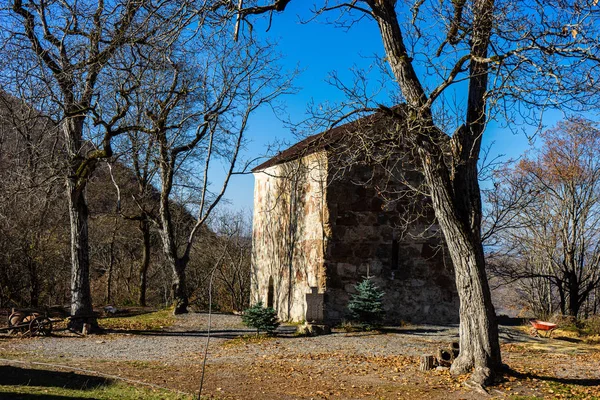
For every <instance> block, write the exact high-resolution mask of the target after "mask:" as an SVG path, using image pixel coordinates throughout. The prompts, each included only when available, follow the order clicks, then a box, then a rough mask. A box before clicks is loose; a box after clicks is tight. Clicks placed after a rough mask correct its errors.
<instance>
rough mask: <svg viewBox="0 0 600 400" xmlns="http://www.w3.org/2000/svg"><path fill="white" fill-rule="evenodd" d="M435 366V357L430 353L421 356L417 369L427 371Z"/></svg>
mask: <svg viewBox="0 0 600 400" xmlns="http://www.w3.org/2000/svg"><path fill="white" fill-rule="evenodd" d="M433 367H435V357H434V356H432V355H425V356H421V363H420V365H419V370H421V371H429V370H430V369H433Z"/></svg>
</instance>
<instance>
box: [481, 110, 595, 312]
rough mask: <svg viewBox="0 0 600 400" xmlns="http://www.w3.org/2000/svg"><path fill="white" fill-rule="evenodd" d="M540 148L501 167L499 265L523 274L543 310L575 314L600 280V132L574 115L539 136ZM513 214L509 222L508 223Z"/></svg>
mask: <svg viewBox="0 0 600 400" xmlns="http://www.w3.org/2000/svg"><path fill="white" fill-rule="evenodd" d="M542 139H543V144H542V147H541V149H540V150H539V151H538V152H536V153H534V154H532V155H530V156H526V157H524V158H523V159H522V160H520V161H519V162H518V163H516V164H515V165H513V166H512V167H511V168H505V169H503V170H502V171H501V173H499V174H498V176H499V179H498V181H497V190H495V191H494V193H493V194H490V196H488V197H489V199H488V200H489V202H490V203H491V204H492V207H493V210H495V213H494V214H493V215H494V216H495V217H496V218H495V219H493V221H495V222H496V221H499V222H497V223H496V228H498V227H501V229H496V234H495V239H496V240H495V241H494V247H493V249H494V251H493V252H492V254H491V255H490V258H491V259H492V260H493V259H494V258H496V260H495V261H496V262H492V265H494V267H495V272H497V273H499V274H500V275H501V276H504V277H506V278H509V279H517V280H521V281H524V282H523V286H524V287H525V288H526V290H527V294H528V295H529V298H530V301H531V302H532V303H534V304H535V303H538V304H540V303H541V304H543V305H545V306H546V309H544V307H542V306H537V307H536V308H537V310H538V311H542V312H546V313H551V312H552V309H551V308H548V307H551V306H552V304H553V303H554V304H556V303H558V304H559V306H560V311H561V312H562V313H563V314H568V315H571V316H574V317H577V316H579V314H580V311H581V308H582V306H583V305H584V303H585V302H586V300H587V299H588V297H589V296H590V295H592V294H594V293H595V291H596V290H597V288H598V286H600V158H599V157H598V154H597V151H596V149H597V148H598V146H599V145H600V131H599V130H598V128H597V127H596V125H595V124H594V123H592V122H590V121H588V120H584V119H581V118H571V119H567V120H565V121H563V122H559V123H558V125H557V126H556V127H555V128H553V129H551V130H548V131H546V132H544V133H543V135H542ZM506 221H510V223H506Z"/></svg>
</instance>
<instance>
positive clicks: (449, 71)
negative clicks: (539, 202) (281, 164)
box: [217, 0, 600, 389]
mask: <svg viewBox="0 0 600 400" xmlns="http://www.w3.org/2000/svg"><path fill="white" fill-rule="evenodd" d="M292 1H293V0H274V1H263V0H253V1H246V2H240V4H242V3H243V7H242V8H240V7H239V5H238V3H237V2H234V1H226V2H224V4H223V3H221V4H223V7H221V8H220V10H221V11H222V13H223V16H225V17H230V18H237V19H238V20H240V21H242V22H243V21H245V20H247V19H249V18H251V17H252V16H255V15H258V14H273V13H276V12H284V11H285V9H286V7H287V6H288V5H289V4H290V3H292ZM217 10H219V9H218V8H217ZM312 10H313V11H314V12H315V14H316V17H319V16H320V15H322V14H324V15H331V14H330V13H334V14H333V15H334V16H335V18H334V21H335V22H334V23H335V24H338V25H342V26H343V27H346V28H351V27H352V26H353V25H355V24H357V23H359V22H361V21H362V20H369V21H372V22H374V23H375V24H376V25H377V27H378V29H379V32H380V36H381V39H382V42H383V48H384V51H385V58H384V60H385V63H386V64H387V68H385V71H384V73H385V75H384V79H387V80H388V81H387V82H388V85H387V86H386V88H387V89H389V90H390V91H391V92H393V93H394V95H393V96H392V98H393V99H392V101H393V102H394V103H393V104H394V105H395V104H397V103H398V102H403V103H405V104H406V106H407V107H406V109H404V108H401V109H398V108H389V107H382V106H380V105H379V104H380V103H379V101H376V100H375V99H374V98H373V97H374V94H372V93H369V92H368V87H369V85H368V84H367V80H366V79H360V76H359V79H357V84H356V85H355V86H354V87H353V86H352V85H347V84H346V85H345V84H343V83H341V82H339V81H334V82H337V83H338V87H339V88H340V89H342V90H343V92H344V93H345V94H346V95H347V96H348V103H347V107H341V108H340V112H339V113H337V114H336V115H333V116H332V117H331V119H330V121H333V122H332V124H335V123H337V122H340V121H343V120H344V119H347V118H348V117H351V116H356V115H357V114H358V115H360V113H364V112H373V111H381V112H383V113H385V114H386V115H388V116H389V117H390V118H391V120H392V122H391V123H390V125H389V126H390V128H389V129H390V130H391V131H395V132H397V133H398V137H396V140H395V141H390V143H391V144H392V145H393V143H401V145H402V146H406V148H407V149H408V151H410V152H411V153H412V154H413V155H414V156H415V157H416V159H417V160H418V164H419V166H420V169H421V171H422V174H423V175H424V177H425V181H426V183H427V186H428V191H427V194H428V195H429V196H430V197H431V199H432V203H433V208H434V211H435V216H436V218H437V221H438V223H439V225H440V227H441V230H442V232H443V234H444V237H445V239H446V243H447V245H448V250H449V254H450V256H451V258H452V262H453V265H454V269H455V276H456V285H457V289H458V293H459V297H460V348H461V352H460V356H459V357H458V358H457V359H456V360H455V362H454V363H453V364H452V368H451V372H452V373H454V374H464V373H469V372H472V374H471V379H470V380H469V383H470V384H472V385H473V386H474V387H477V388H480V389H481V388H483V386H484V385H486V384H490V383H493V382H494V381H495V380H496V378H497V377H498V376H499V375H500V374H501V370H502V358H501V354H500V346H499V341H498V328H497V322H496V316H495V311H494V306H493V304H492V301H491V295H490V289H489V285H488V281H487V276H486V270H485V260H484V252H483V246H482V240H481V219H482V206H481V196H480V190H479V182H478V165H477V163H478V160H479V156H480V152H481V142H482V138H483V136H484V133H485V128H486V124H487V122H488V120H489V117H490V115H492V116H493V115H494V114H496V113H498V112H505V113H506V115H503V116H502V117H503V118H505V119H506V120H507V121H511V120H515V119H517V118H518V121H519V122H530V121H534V122H535V121H536V120H537V117H538V114H537V109H536V107H538V106H540V107H545V106H550V107H552V106H559V105H560V106H563V107H564V106H571V107H574V106H575V105H576V104H578V105H581V104H582V103H577V102H576V101H577V100H583V101H584V102H587V101H589V97H586V96H585V95H586V94H591V93H592V91H593V93H595V91H596V88H595V87H594V85H593V82H595V81H597V76H595V75H597V73H598V71H597V70H594V69H593V68H594V65H593V64H594V63H595V62H596V61H595V60H598V59H600V57H598V55H599V51H598V40H597V38H598V27H597V23H596V21H595V18H596V17H595V15H597V4H596V2H595V1H589V2H588V1H581V2H579V1H578V2H577V4H575V5H573V4H570V3H569V4H567V3H558V4H555V3H554V2H552V3H550V2H548V3H546V2H544V1H542V2H536V3H534V4H531V3H530V2H527V1H523V2H512V1H511V2H502V1H495V0H471V1H467V0H458V1H442V2H440V1H438V0H431V1H428V0H416V1H414V2H411V1H408V2H399V1H397V0H360V1H351V2H344V1H341V0H340V1H320V2H315V4H314V6H313V8H312ZM253 22H255V21H253ZM580 95H583V96H582V97H578V96H580ZM588 104H589V103H588ZM584 105H585V104H584ZM532 110H535V111H532ZM530 111H532V112H530ZM364 131H365V132H367V134H366V135H365V137H364V138H365V143H368V139H369V137H368V130H364Z"/></svg>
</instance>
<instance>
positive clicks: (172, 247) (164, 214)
mask: <svg viewBox="0 0 600 400" xmlns="http://www.w3.org/2000/svg"><path fill="white" fill-rule="evenodd" d="M161 223H162V226H161V229H160V236H161V239H162V242H163V250H164V254H165V258H166V262H167V264H168V265H169V267H170V268H171V271H172V272H173V282H172V284H171V294H172V296H173V306H174V308H173V314H175V315H177V314H185V313H187V312H188V311H187V306H188V296H187V290H186V286H185V267H186V266H187V261H188V258H187V257H182V258H179V257H178V256H177V245H176V243H175V234H174V232H173V225H172V222H171V215H170V211H169V205H168V202H165V204H162V205H161Z"/></svg>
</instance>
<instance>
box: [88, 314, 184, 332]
mask: <svg viewBox="0 0 600 400" xmlns="http://www.w3.org/2000/svg"><path fill="white" fill-rule="evenodd" d="M172 313H173V310H171V309H165V310H160V311H156V312H152V313H146V314H139V315H133V316H129V317H106V318H101V319H100V320H98V323H99V325H100V326H101V327H102V328H104V329H118V330H136V331H157V330H160V329H163V328H166V327H169V326H171V325H173V324H174V323H175V316H174V315H173V314H172Z"/></svg>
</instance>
